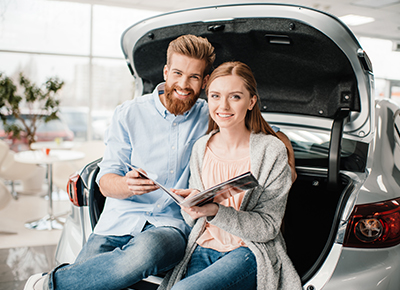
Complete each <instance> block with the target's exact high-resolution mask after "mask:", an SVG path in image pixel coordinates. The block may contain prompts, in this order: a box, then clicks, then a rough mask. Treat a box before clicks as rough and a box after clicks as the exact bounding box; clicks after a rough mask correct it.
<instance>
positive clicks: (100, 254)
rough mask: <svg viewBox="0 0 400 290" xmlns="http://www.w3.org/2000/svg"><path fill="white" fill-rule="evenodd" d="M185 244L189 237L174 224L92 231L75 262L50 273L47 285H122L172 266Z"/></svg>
mask: <svg viewBox="0 0 400 290" xmlns="http://www.w3.org/2000/svg"><path fill="white" fill-rule="evenodd" d="M185 247H186V237H185V236H184V235H183V234H182V233H181V231H180V230H178V229H175V228H173V227H158V228H156V227H154V226H153V225H150V224H147V225H146V227H145V228H144V229H143V231H142V232H141V233H140V234H138V235H137V236H136V237H133V236H130V235H127V236H102V235H96V234H91V235H90V237H89V239H88V241H87V243H86V244H85V246H84V247H83V248H82V250H81V252H80V254H79V255H78V257H77V259H76V261H75V263H74V264H71V265H61V266H59V267H58V268H56V269H54V270H53V271H52V272H51V273H50V274H49V275H47V277H46V281H45V286H44V289H46V290H47V289H51V290H53V289H54V290H55V289H62V290H68V289H71V290H76V289H79V290H84V289H88V290H93V289H96V290H99V289H123V288H126V287H129V286H130V285H132V284H135V283H137V282H139V281H140V280H142V279H143V278H146V277H148V276H149V275H156V274H157V273H159V272H164V271H167V270H169V269H172V268H173V267H174V266H175V265H176V264H177V263H178V262H179V261H180V260H181V259H182V258H183V255H184V251H185ZM46 282H48V283H46ZM46 284H47V285H48V288H46V286H47V285H46Z"/></svg>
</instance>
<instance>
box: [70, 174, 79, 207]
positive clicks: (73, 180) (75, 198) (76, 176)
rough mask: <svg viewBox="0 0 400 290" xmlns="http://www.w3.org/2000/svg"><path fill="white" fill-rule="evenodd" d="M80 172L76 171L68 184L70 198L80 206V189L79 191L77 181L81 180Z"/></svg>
mask: <svg viewBox="0 0 400 290" xmlns="http://www.w3.org/2000/svg"><path fill="white" fill-rule="evenodd" d="M79 177H80V176H79V174H78V173H75V174H72V175H71V176H70V177H69V179H68V184H67V192H68V195H69V200H70V201H71V202H72V203H73V204H74V205H76V206H80V204H79V200H78V191H77V186H76V185H77V183H78V180H79Z"/></svg>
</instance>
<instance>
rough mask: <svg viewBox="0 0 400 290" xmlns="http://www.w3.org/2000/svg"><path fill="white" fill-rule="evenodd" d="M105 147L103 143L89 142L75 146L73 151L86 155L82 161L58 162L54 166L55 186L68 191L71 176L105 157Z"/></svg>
mask: <svg viewBox="0 0 400 290" xmlns="http://www.w3.org/2000/svg"><path fill="white" fill-rule="evenodd" d="M104 149H105V145H104V142H103V141H87V142H83V143H80V144H77V145H75V146H74V147H73V148H72V150H77V151H81V152H83V153H85V157H84V158H83V159H80V160H75V161H67V162H57V163H54V164H53V184H54V185H56V186H57V187H58V188H59V189H62V190H64V191H66V187H67V183H68V178H69V176H70V175H71V174H74V173H75V172H78V171H79V170H81V169H82V168H83V167H84V166H85V165H86V164H88V163H90V162H92V161H93V160H96V159H98V158H100V157H103V154H104Z"/></svg>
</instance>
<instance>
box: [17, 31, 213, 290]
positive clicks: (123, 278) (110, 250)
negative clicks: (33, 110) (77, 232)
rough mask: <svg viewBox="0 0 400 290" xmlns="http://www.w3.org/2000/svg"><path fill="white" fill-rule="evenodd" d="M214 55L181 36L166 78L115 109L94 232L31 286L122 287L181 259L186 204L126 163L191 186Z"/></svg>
mask: <svg viewBox="0 0 400 290" xmlns="http://www.w3.org/2000/svg"><path fill="white" fill-rule="evenodd" d="M214 59H215V54H214V48H213V47H212V45H211V44H210V43H209V42H208V41H207V39H205V38H201V37H196V36H192V35H184V36H181V37H179V38H178V39H176V40H174V41H172V42H171V43H170V45H169V47H168V51H167V64H166V65H165V67H164V79H165V84H164V83H162V84H160V85H158V86H157V88H156V89H155V90H154V92H153V93H152V94H148V95H144V96H142V97H138V98H135V99H134V100H131V101H127V102H125V103H124V104H122V105H120V106H118V107H117V108H116V110H115V113H114V116H113V120H112V122H111V125H110V128H109V129H108V131H107V133H106V137H105V142H106V150H105V154H104V157H103V161H102V162H101V163H100V172H99V174H98V179H97V180H98V182H99V185H100V190H101V192H102V193H103V194H104V195H105V196H107V197H108V198H107V199H106V204H105V207H104V211H103V213H102V215H101V217H100V219H99V221H98V224H97V225H96V227H95V229H94V233H93V234H91V236H90V237H89V239H88V241H87V243H86V244H85V246H84V247H83V248H82V250H81V252H80V254H79V255H78V257H77V259H76V261H75V263H73V264H71V265H61V266H59V267H57V268H56V269H54V270H53V271H52V272H50V273H49V274H48V275H45V276H41V275H40V274H38V275H34V276H32V277H31V278H30V279H29V280H28V282H27V284H26V286H25V289H80V290H81V289H122V288H125V287H128V286H130V285H132V284H134V283H136V282H138V281H140V280H142V279H143V278H145V277H147V276H149V275H155V274H157V273H159V272H163V271H167V270H169V269H171V268H173V267H174V266H175V265H176V264H177V263H178V262H179V261H180V259H181V258H182V257H183V254H184V250H185V246H186V238H187V235H188V233H189V231H190V228H189V227H188V226H187V225H186V224H185V222H184V221H183V219H182V217H181V215H180V207H179V206H178V205H177V204H176V203H175V202H174V201H173V200H172V199H171V198H169V196H168V195H167V194H165V193H163V192H162V191H161V190H156V189H157V187H156V186H155V185H154V184H152V183H151V182H149V180H145V179H142V178H140V177H139V174H138V172H136V171H128V167H127V166H126V165H125V163H129V164H130V163H132V164H135V165H136V166H139V167H141V168H143V169H144V170H145V171H146V172H147V173H148V174H150V175H152V174H154V176H153V177H156V178H157V180H158V181H159V182H161V183H162V184H164V185H165V186H166V187H168V188H185V187H187V182H188V178H189V165H188V164H189V158H190V153H191V149H192V146H193V143H194V142H195V141H196V140H197V139H198V138H199V137H201V136H202V135H204V134H205V132H206V129H207V122H208V108H207V104H206V102H205V101H204V100H201V99H198V97H199V95H200V92H201V89H203V88H204V86H205V84H206V82H207V79H208V72H209V70H210V68H211V66H212V64H213V62H214Z"/></svg>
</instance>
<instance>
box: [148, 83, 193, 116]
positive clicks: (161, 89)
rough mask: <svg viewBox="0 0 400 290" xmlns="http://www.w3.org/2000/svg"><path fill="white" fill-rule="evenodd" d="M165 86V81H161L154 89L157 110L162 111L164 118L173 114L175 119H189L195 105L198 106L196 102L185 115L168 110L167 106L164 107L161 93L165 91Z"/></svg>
mask: <svg viewBox="0 0 400 290" xmlns="http://www.w3.org/2000/svg"><path fill="white" fill-rule="evenodd" d="M164 88H165V82H163V83H160V84H159V85H158V86H157V87H156V88H155V90H154V91H153V98H154V102H155V105H156V109H157V111H158V112H159V113H160V115H161V116H163V118H164V119H165V118H167V117H168V116H171V117H173V118H174V119H183V120H185V119H187V118H188V116H189V115H190V113H191V112H192V111H193V110H194V107H195V106H196V104H194V105H193V107H192V108H191V109H190V110H189V111H187V112H185V113H184V114H183V115H178V116H175V115H173V114H171V113H170V112H169V111H168V110H167V108H165V107H164V105H163V103H162V102H161V100H160V94H163V93H164ZM171 117H170V118H171Z"/></svg>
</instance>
